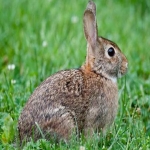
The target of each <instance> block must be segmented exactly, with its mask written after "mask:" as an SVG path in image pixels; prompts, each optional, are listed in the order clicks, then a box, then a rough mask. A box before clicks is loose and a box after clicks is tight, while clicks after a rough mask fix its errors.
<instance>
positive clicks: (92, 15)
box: [83, 1, 98, 47]
mask: <svg viewBox="0 0 150 150" xmlns="http://www.w3.org/2000/svg"><path fill="white" fill-rule="evenodd" d="M83 23H84V34H85V37H86V40H87V42H88V44H90V45H91V46H92V47H95V45H96V41H97V38H98V33H97V23H96V6H95V4H94V2H93V1H89V3H88V5H87V8H86V10H85V12H84V18H83Z"/></svg>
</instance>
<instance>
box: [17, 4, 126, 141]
mask: <svg viewBox="0 0 150 150" xmlns="http://www.w3.org/2000/svg"><path fill="white" fill-rule="evenodd" d="M83 23H84V33H85V37H86V40H87V56H86V61H85V64H84V65H82V67H81V68H79V69H71V70H63V71H60V72H57V73H56V74H54V75H52V76H50V77H49V78H47V79H46V80H45V81H44V82H42V83H41V85H40V86H39V87H37V88H36V89H35V91H34V92H33V94H32V95H31V97H30V98H29V100H28V102H27V103H26V105H25V107H24V109H23V111H22V113H21V115H20V118H19V123H18V130H19V135H20V140H21V141H22V140H23V139H29V138H30V137H32V138H34V139H35V140H37V139H39V138H41V137H45V138H47V139H48V138H49V137H52V138H53V137H54V136H56V137H57V138H58V139H64V140H68V139H69V138H70V136H71V135H72V133H73V132H74V131H76V132H77V133H83V134H85V135H87V136H88V135H89V134H90V135H91V134H92V133H93V132H94V131H95V130H98V131H101V130H104V129H105V128H106V127H107V126H109V125H110V124H112V122H113V120H114V118H115V116H116V113H117V108H118V88H117V78H118V77H121V76H122V75H124V74H125V73H126V71H127V64H128V62H127V59H126V57H125V56H124V55H123V54H122V52H121V51H120V49H119V47H118V46H117V45H116V44H115V43H113V42H112V41H110V40H107V39H105V38H103V37H98V31H97V24H96V6H95V4H94V2H92V1H90V2H89V3H88V5H87V8H86V10H85V12H84V17H83Z"/></svg>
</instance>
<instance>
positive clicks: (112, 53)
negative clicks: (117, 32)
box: [108, 47, 115, 57]
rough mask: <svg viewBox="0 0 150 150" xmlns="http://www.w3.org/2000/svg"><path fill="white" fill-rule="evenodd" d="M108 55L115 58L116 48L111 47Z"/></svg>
mask: <svg viewBox="0 0 150 150" xmlns="http://www.w3.org/2000/svg"><path fill="white" fill-rule="evenodd" d="M108 55H109V56H110V57H113V56H114V55H115V50H114V48H112V47H110V48H109V49H108Z"/></svg>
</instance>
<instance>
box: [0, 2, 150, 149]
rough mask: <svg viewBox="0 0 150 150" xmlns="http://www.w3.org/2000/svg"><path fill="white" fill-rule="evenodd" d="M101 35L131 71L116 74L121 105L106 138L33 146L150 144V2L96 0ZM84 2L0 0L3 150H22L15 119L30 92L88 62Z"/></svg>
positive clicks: (0, 140) (0, 141) (43, 142)
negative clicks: (58, 73) (119, 76)
mask: <svg viewBox="0 0 150 150" xmlns="http://www.w3.org/2000/svg"><path fill="white" fill-rule="evenodd" d="M95 2H96V4H97V22H98V29H99V35H101V36H104V37H106V38H108V39H110V40H113V41H115V42H116V43H117V44H118V45H119V47H120V48H121V49H122V51H123V53H124V54H125V55H126V56H127V58H128V61H129V70H128V74H127V75H126V77H124V78H122V79H119V89H120V90H119V97H120V99H119V110H118V115H117V117H116V120H115V123H114V125H113V126H112V127H111V128H110V129H109V130H108V131H107V132H106V135H105V136H103V135H101V138H100V139H98V138H97V136H95V138H93V139H88V140H86V139H82V140H81V141H79V142H77V141H75V140H71V142H70V143H68V144H64V143H59V144H56V143H54V142H53V141H46V140H44V139H42V140H39V141H37V142H33V141H31V142H29V143H26V144H25V145H24V147H23V149H24V150H26V149H27V150H28V149H38V150H40V149H47V150H48V149H54V150H55V149H58V150H65V149H74V150H79V147H80V146H84V147H85V149H88V150H90V149H91V150H94V149H95V150H97V149H103V150H106V149H112V150H116V149H122V150H124V149H126V150H127V149H129V150H138V149H141V150H147V149H150V115H149V114H150V69H149V64H150V50H149V47H150V34H149V27H150V17H149V11H150V2H149V1H148V0H145V1H142V2H137V1H135V0H132V1H131V2H130V3H129V2H128V1H125V0H123V1H120V2H119V1H113V0H110V1H105V0H100V1H98V0H95ZM86 4H87V1H84V0H81V1H69V0H65V1H54V0H43V1H36V0H31V1H28V0H13V1H9V0H0V149H19V142H18V138H17V134H18V132H17V121H18V117H19V114H20V112H21V110H22V108H23V106H24V105H25V103H26V101H27V99H28V97H29V96H30V94H31V93H32V91H33V90H34V89H35V88H36V86H38V85H39V84H40V82H41V81H43V80H44V79H46V77H48V76H50V75H51V74H53V73H54V72H56V71H58V70H62V69H68V68H77V67H79V66H80V65H81V64H82V63H83V62H84V59H85V55H86V41H85V38H84V34H83V24H82V17H83V12H84V9H85V7H86Z"/></svg>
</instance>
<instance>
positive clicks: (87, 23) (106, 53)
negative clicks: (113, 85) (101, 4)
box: [83, 1, 128, 81]
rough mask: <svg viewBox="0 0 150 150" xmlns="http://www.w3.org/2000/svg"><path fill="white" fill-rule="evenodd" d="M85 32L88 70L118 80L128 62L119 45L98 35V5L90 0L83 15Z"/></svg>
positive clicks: (86, 66) (124, 71)
mask: <svg viewBox="0 0 150 150" xmlns="http://www.w3.org/2000/svg"><path fill="white" fill-rule="evenodd" d="M83 23H84V33H85V37H86V40H87V56H86V63H85V65H84V67H85V68H86V70H90V71H93V72H95V73H97V74H101V75H102V76H104V77H106V78H108V79H111V80H113V81H116V79H117V78H118V77H121V76H122V75H124V74H125V73H126V71H127V66H128V62H127V59H126V57H125V56H124V54H123V53H122V52H121V51H120V49H119V47H118V46H117V45H116V44H115V43H113V42H112V41H110V40H107V39H105V38H103V37H98V30H97V23H96V6H95V4H94V2H92V1H90V2H89V3H88V5H87V8H86V10H85V12H84V17H83Z"/></svg>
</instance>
